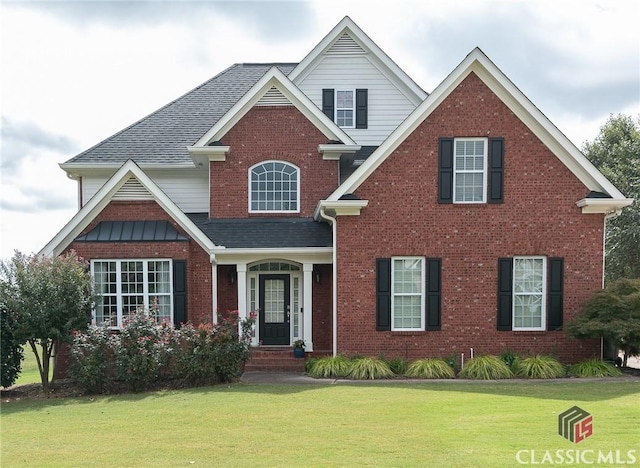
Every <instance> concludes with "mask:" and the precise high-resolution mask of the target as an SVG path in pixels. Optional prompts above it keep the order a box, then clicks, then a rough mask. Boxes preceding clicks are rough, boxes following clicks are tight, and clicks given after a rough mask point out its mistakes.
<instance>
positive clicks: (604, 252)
mask: <svg viewBox="0 0 640 468" xmlns="http://www.w3.org/2000/svg"><path fill="white" fill-rule="evenodd" d="M620 211H621V210H615V211H610V212H608V213H605V215H604V226H603V229H602V289H604V277H605V274H606V271H605V264H606V263H605V260H606V255H607V220H609V219H613V218H615V217H616V216H618V215H619V214H620ZM616 352H617V350H616ZM600 360H604V337H603V336H600Z"/></svg>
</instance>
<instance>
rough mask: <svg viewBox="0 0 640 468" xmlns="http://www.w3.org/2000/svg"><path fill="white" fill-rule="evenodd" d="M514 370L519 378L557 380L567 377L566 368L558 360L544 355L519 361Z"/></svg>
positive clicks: (515, 363)
mask: <svg viewBox="0 0 640 468" xmlns="http://www.w3.org/2000/svg"><path fill="white" fill-rule="evenodd" d="M512 370H513V371H514V373H515V374H516V375H517V376H518V377H525V378H528V379H557V378H559V377H564V376H565V375H566V370H565V368H564V366H563V365H562V364H560V363H559V362H558V360H557V359H556V358H554V357H553V356H543V355H536V356H530V357H526V358H522V359H518V360H516V361H515V362H514V365H513V367H512Z"/></svg>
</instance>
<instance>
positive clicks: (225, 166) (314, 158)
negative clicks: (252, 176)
mask: <svg viewBox="0 0 640 468" xmlns="http://www.w3.org/2000/svg"><path fill="white" fill-rule="evenodd" d="M222 143H223V144H225V145H229V146H230V147H231V150H230V153H229V155H228V156H227V160H226V161H224V162H212V163H211V217H213V218H246V217H249V213H248V195H247V187H248V177H249V176H248V170H249V168H250V167H251V166H253V165H254V164H257V163H259V162H261V161H267V160H281V161H286V162H289V163H291V164H295V165H296V166H297V167H298V168H300V190H301V192H300V213H299V214H297V213H295V214H286V213H285V214H282V215H278V214H271V215H268V214H267V215H265V214H256V215H255V216H260V217H264V216H305V217H309V216H312V215H313V210H314V209H315V207H316V204H317V203H318V200H321V199H323V198H326V197H327V196H328V195H329V194H330V193H331V192H332V191H333V190H334V189H335V188H336V187H337V185H338V162H337V161H324V160H323V159H322V155H321V154H320V153H318V144H321V143H327V138H326V137H325V136H324V135H323V134H322V133H320V131H319V130H318V129H317V128H316V127H315V126H314V125H313V124H312V123H311V122H309V121H308V120H307V119H306V118H305V117H304V116H303V115H302V114H301V113H300V111H298V110H297V109H296V108H295V107H293V106H288V107H254V108H253V109H251V110H250V111H249V112H248V113H247V114H246V115H245V116H244V117H243V118H242V119H241V120H240V121H239V122H238V123H237V124H236V125H235V126H234V127H233V128H232V129H231V130H230V131H229V132H228V133H227V134H226V135H225V136H224V137H223V138H222Z"/></svg>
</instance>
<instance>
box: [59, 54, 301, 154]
mask: <svg viewBox="0 0 640 468" xmlns="http://www.w3.org/2000/svg"><path fill="white" fill-rule="evenodd" d="M272 66H276V67H278V68H279V69H280V71H282V72H283V73H284V74H285V75H288V74H289V73H291V70H293V68H294V67H295V66H296V64H295V63H280V64H278V63H260V64H257V63H244V64H236V65H233V66H231V67H229V68H228V69H226V70H225V71H223V72H222V73H220V74H218V75H216V76H214V77H213V78H211V79H210V80H209V81H206V82H205V83H203V84H201V85H200V86H198V87H197V88H195V89H193V90H191V91H189V92H188V93H187V94H185V95H183V96H182V97H179V98H178V99H176V100H175V101H172V102H170V103H169V104H167V105H166V106H164V107H162V108H161V109H159V110H157V111H155V112H153V113H152V114H150V115H148V116H147V117H144V118H143V119H141V120H139V121H138V122H136V123H134V124H132V125H130V126H129V127H127V128H125V129H124V130H122V131H120V132H118V133H116V134H115V135H113V136H111V137H109V138H107V139H106V140H104V141H102V142H100V143H98V144H97V145H95V146H94V147H92V148H89V149H88V150H86V151H83V152H82V153H80V154H79V155H77V156H75V157H73V158H71V159H70V160H68V161H67V162H66V163H65V164H69V163H85V164H96V163H98V164H99V163H104V164H122V163H124V162H125V161H127V160H128V159H133V160H134V161H135V162H136V163H138V164H140V163H142V164H144V163H154V164H155V163H163V164H184V163H191V162H192V160H191V157H190V155H189V152H188V151H187V149H186V147H187V146H190V145H193V144H194V143H195V142H196V141H197V140H198V139H199V138H200V137H201V136H202V135H204V134H205V133H206V132H207V131H208V130H209V129H210V128H211V127H212V126H213V125H214V124H215V123H216V122H217V121H218V120H219V119H220V118H221V117H222V116H223V115H224V114H226V113H227V111H228V110H229V109H231V107H232V106H233V105H234V104H235V103H236V102H237V101H238V100H239V99H240V98H242V96H244V95H245V94H246V93H247V91H249V89H251V87H252V86H253V85H254V84H255V83H256V82H257V81H258V80H259V79H260V78H261V77H262V76H263V75H264V74H265V73H266V72H267V71H268V70H269V69H270V68H271V67H272Z"/></svg>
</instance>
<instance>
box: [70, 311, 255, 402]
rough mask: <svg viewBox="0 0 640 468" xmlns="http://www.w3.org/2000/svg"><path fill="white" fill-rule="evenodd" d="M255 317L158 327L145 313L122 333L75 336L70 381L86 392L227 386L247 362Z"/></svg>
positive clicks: (98, 329) (92, 332)
mask: <svg viewBox="0 0 640 468" xmlns="http://www.w3.org/2000/svg"><path fill="white" fill-rule="evenodd" d="M254 321H255V318H254V317H251V318H249V319H248V320H244V321H242V322H241V323H240V324H239V320H238V314H237V312H233V313H230V314H228V315H227V316H225V318H222V319H221V320H220V323H218V324H216V325H212V324H201V325H199V326H194V325H192V324H189V323H187V324H184V325H183V326H182V328H180V329H175V328H173V326H171V325H168V324H166V323H162V324H160V325H159V324H158V323H157V322H156V320H155V319H154V318H153V316H152V315H151V314H150V313H149V312H148V311H145V310H140V311H138V313H136V314H132V315H131V316H130V317H129V318H128V319H127V320H126V321H125V323H124V326H123V328H122V330H121V331H120V332H119V333H118V332H109V330H108V329H106V328H104V327H102V328H101V327H91V328H90V329H89V331H88V332H87V333H75V334H74V340H73V344H72V346H71V353H70V371H69V375H70V377H71V378H72V379H73V380H74V381H75V382H76V383H77V384H78V385H79V386H80V387H82V388H83V389H84V390H85V391H87V392H93V393H102V392H105V391H108V390H109V386H110V385H111V386H113V385H115V384H116V383H117V382H118V381H119V382H123V383H125V384H126V385H127V387H128V388H129V390H131V391H134V392H138V391H143V390H147V389H149V388H153V387H154V386H157V385H159V384H162V385H166V384H170V385H179V386H185V385H187V386H194V385H205V384H213V383H218V382H228V381H230V380H232V379H233V378H235V377H237V376H239V375H240V373H241V372H242V368H243V366H244V364H245V363H246V362H247V360H248V359H249V344H250V342H251V332H252V330H253V323H254Z"/></svg>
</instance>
